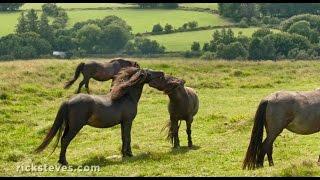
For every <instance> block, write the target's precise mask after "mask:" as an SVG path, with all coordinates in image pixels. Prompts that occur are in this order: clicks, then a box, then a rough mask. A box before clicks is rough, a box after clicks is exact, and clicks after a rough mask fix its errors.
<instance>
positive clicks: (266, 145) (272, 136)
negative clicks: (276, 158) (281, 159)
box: [258, 126, 283, 167]
mask: <svg viewBox="0 0 320 180" xmlns="http://www.w3.org/2000/svg"><path fill="white" fill-rule="evenodd" d="M270 128H271V127H268V126H266V131H267V137H266V139H265V140H264V141H263V143H262V148H261V152H260V154H259V155H258V166H260V167H262V166H263V161H264V157H265V155H266V154H267V156H268V162H269V166H274V163H273V158H272V153H273V143H274V141H275V140H276V138H277V137H278V136H279V135H280V133H281V132H282V131H283V128H275V127H274V128H273V129H270Z"/></svg>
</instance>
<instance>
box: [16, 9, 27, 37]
mask: <svg viewBox="0 0 320 180" xmlns="http://www.w3.org/2000/svg"><path fill="white" fill-rule="evenodd" d="M27 31H28V30H27V20H26V17H25V15H24V13H23V12H22V13H21V15H20V18H19V20H18V24H17V25H16V33H18V34H21V33H25V32H27Z"/></svg>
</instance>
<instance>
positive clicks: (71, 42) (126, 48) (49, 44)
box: [0, 3, 165, 59]
mask: <svg viewBox="0 0 320 180" xmlns="http://www.w3.org/2000/svg"><path fill="white" fill-rule="evenodd" d="M42 12H43V13H42V14H41V16H40V18H39V17H38V14H37V12H36V11H35V10H34V9H31V10H29V11H27V12H22V13H21V16H20V18H19V20H18V24H17V25H16V30H15V33H13V34H9V35H7V36H4V37H1V38H0V59H31V58H37V57H48V56H50V55H51V53H52V51H53V50H55V51H64V52H70V53H71V54H73V55H75V56H82V55H85V54H115V53H127V54H150V53H163V52H164V50H165V48H164V47H163V46H160V45H159V44H158V43H157V42H156V41H151V40H149V39H145V38H142V37H137V38H135V39H133V38H134V37H133V34H132V32H131V30H132V28H131V26H129V25H128V24H127V23H126V21H124V20H123V19H121V18H119V17H117V16H107V17H105V18H103V19H90V20H87V21H83V22H77V23H75V24H74V25H73V26H72V27H71V28H67V22H68V15H67V13H66V11H65V10H64V9H62V8H60V7H57V6H56V4H53V3H47V4H44V5H43V6H42ZM48 17H50V18H53V21H52V23H49V19H48Z"/></svg>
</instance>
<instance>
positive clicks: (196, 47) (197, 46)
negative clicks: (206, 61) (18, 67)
mask: <svg viewBox="0 0 320 180" xmlns="http://www.w3.org/2000/svg"><path fill="white" fill-rule="evenodd" d="M191 51H200V43H199V42H193V43H192V45H191Z"/></svg>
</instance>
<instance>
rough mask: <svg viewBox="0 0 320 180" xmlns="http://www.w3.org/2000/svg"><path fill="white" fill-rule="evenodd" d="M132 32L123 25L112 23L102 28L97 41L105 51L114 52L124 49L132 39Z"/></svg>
mask: <svg viewBox="0 0 320 180" xmlns="http://www.w3.org/2000/svg"><path fill="white" fill-rule="evenodd" d="M130 37H131V36H130V33H129V31H127V30H126V29H125V28H123V27H122V26H119V25H116V24H112V25H109V26H107V27H106V28H103V29H102V32H101V38H100V39H99V40H98V42H97V43H99V45H100V49H101V51H102V52H103V53H114V52H116V51H118V50H120V49H123V48H124V47H125V45H126V44H127V42H128V41H129V39H130Z"/></svg>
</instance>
